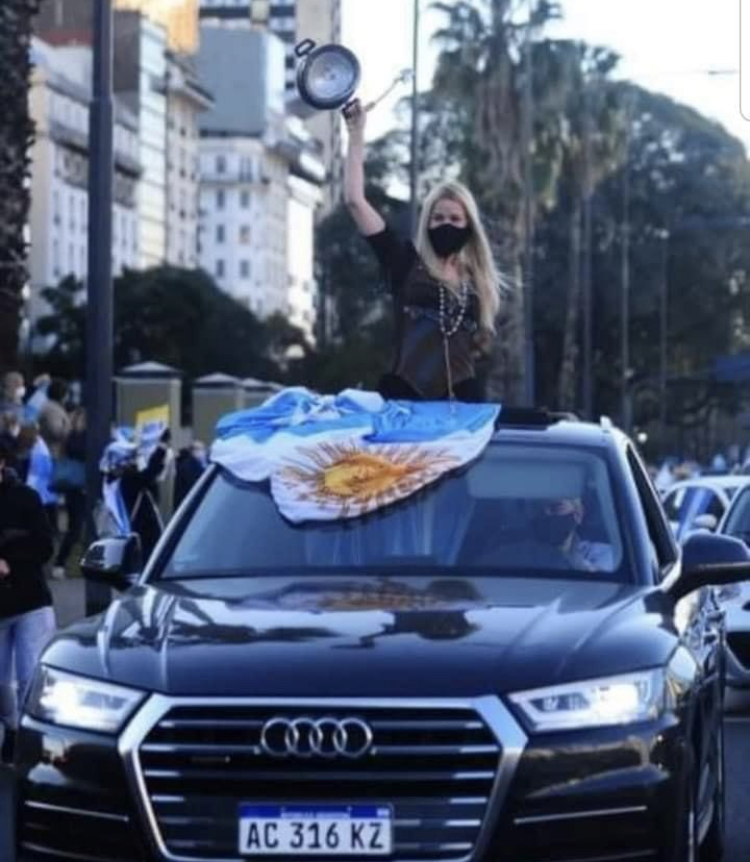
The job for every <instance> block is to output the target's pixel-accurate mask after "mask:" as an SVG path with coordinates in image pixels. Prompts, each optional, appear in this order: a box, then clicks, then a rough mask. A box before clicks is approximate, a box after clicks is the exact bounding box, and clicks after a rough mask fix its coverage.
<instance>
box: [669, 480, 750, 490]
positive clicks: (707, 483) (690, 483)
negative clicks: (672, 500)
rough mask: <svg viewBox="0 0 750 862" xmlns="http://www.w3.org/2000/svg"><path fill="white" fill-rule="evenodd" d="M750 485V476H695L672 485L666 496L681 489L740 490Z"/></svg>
mask: <svg viewBox="0 0 750 862" xmlns="http://www.w3.org/2000/svg"><path fill="white" fill-rule="evenodd" d="M748 483H750V476H695V477H694V478H693V479H680V481H679V482H675V483H674V485H670V486H669V488H667V490H666V492H665V493H666V494H671V493H672V491H679V490H680V489H681V488H719V489H721V490H724V489H725V488H740V487H742V486H743V485H747V484H748Z"/></svg>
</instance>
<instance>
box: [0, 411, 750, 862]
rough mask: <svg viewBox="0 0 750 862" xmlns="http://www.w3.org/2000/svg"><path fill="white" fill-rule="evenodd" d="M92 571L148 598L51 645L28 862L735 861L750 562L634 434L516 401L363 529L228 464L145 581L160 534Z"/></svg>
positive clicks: (28, 819) (37, 688)
mask: <svg viewBox="0 0 750 862" xmlns="http://www.w3.org/2000/svg"><path fill="white" fill-rule="evenodd" d="M571 513H572V514H573V515H574V517H573V518H572V519H571V518H570V517H569V516H570V515H571ZM566 531H567V532H566ZM83 569H84V573H85V575H86V576H87V577H88V578H91V579H94V580H96V581H100V582H104V583H107V584H110V585H112V586H114V587H116V588H117V589H120V590H123V592H122V595H121V596H120V597H119V598H117V599H116V600H115V601H114V602H113V603H112V605H111V606H110V607H109V608H107V610H106V611H105V612H104V613H102V614H101V615H99V616H96V617H92V618H89V619H86V620H83V621H81V622H78V623H76V624H74V625H72V626H70V627H69V628H67V629H65V630H64V631H62V632H60V633H59V634H58V635H57V636H56V637H55V639H54V640H53V641H52V643H51V644H50V645H49V646H48V648H47V649H46V650H45V652H44V654H43V656H42V660H41V664H40V666H39V668H38V672H37V674H36V678H35V680H34V683H33V686H32V691H31V694H30V696H29V699H28V701H27V703H26V709H25V715H24V716H23V719H22V726H21V728H20V732H19V737H18V746H17V749H18V750H17V762H16V772H17V776H18V800H19V808H18V812H19V815H18V824H19V826H18V830H19V842H20V848H21V852H22V853H23V858H24V860H63V859H65V860H70V859H75V860H77V862H104V860H115V859H116V860H119V862H136V860H137V862H156V860H159V862H161V860H173V862H193V860H194V861H195V862H198V860H201V862H208V860H233V862H234V860H238V862H239V860H248V859H268V858H270V857H274V858H279V859H282V860H291V859H295V860H297V859H300V858H302V857H311V858H313V859H324V858H325V859H330V858H332V857H333V856H340V857H342V858H343V859H345V860H348V862H352V860H358V859H361V858H365V857H375V858H378V857H379V858H387V859H389V860H417V862H418V860H442V862H484V860H497V859H508V860H514V862H542V860H544V862H571V860H581V859H590V860H593V859H597V860H612V862H614V860H623V859H628V860H630V862H637V860H644V862H645V860H649V862H654V860H658V862H695V860H698V859H701V860H709V859H711V860H716V859H718V858H719V856H720V855H721V848H722V841H723V822H724V772H723V722H722V699H723V686H724V673H723V664H722V656H723V651H722V643H723V629H722V619H723V616H722V613H721V612H720V608H719V606H718V604H717V601H716V597H715V592H714V589H713V588H712V587H711V586H710V585H717V584H718V585H721V584H726V583H729V582H733V581H735V580H736V579H738V578H746V577H748V576H750V552H748V550H747V548H746V547H745V546H744V545H743V544H742V543H741V542H740V541H738V540H736V539H733V538H730V537H727V536H716V535H712V534H708V533H697V534H695V535H693V536H691V537H689V538H688V539H687V540H686V542H685V543H684V545H683V546H680V545H679V544H678V543H677V542H676V541H675V538H674V535H673V533H672V531H671V530H670V528H669V523H668V521H667V519H666V517H665V514H664V510H663V508H662V506H661V503H660V501H659V497H658V495H657V494H656V492H655V490H654V488H653V486H652V484H651V481H650V479H649V477H648V474H647V472H646V469H645V467H644V465H643V464H642V462H641V460H640V458H639V455H638V453H637V451H636V449H635V447H634V446H633V445H632V444H631V442H630V441H629V440H628V439H627V438H626V437H625V436H624V435H623V434H622V433H620V432H619V431H617V430H616V429H614V428H613V427H612V426H611V425H609V424H601V425H596V424H586V423H578V422H574V421H558V420H557V419H556V417H554V416H549V415H547V414H546V413H537V412H532V413H530V412H528V411H524V412H520V413H516V412H514V411H512V410H504V411H503V413H502V414H501V417H500V419H499V420H498V423H497V428H496V431H495V433H494V436H493V439H492V441H491V442H490V444H489V445H488V446H487V448H486V450H485V451H484V453H483V454H482V456H481V457H479V458H478V459H477V460H476V461H475V462H474V463H473V464H471V466H469V467H468V468H467V469H463V470H461V471H458V472H455V473H453V474H449V475H447V476H444V477H443V478H442V479H441V480H439V481H437V482H435V483H434V484H432V485H430V486H428V487H427V488H426V489H423V490H421V491H419V492H417V493H416V494H414V495H412V496H411V497H408V498H407V499H405V500H402V501H401V502H399V503H395V504H392V505H389V506H386V507H385V508H382V509H379V510H377V511H374V512H370V513H369V514H366V515H363V516H360V517H356V518H353V519H351V520H347V521H332V522H326V523H321V522H306V523H303V524H301V525H293V524H291V523H290V522H288V521H286V520H285V519H284V518H283V517H282V516H281V515H280V514H279V512H278V510H277V508H276V506H275V504H274V502H273V499H272V497H271V494H270V491H269V487H268V483H246V482H242V481H239V480H238V479H237V478H235V477H234V476H233V475H232V474H230V473H228V472H227V471H226V470H224V469H221V468H219V467H217V466H216V465H214V466H212V467H210V468H209V469H208V470H207V471H206V473H205V474H204V476H203V477H202V478H201V480H200V481H199V483H198V484H197V485H196V487H195V488H194V489H193V491H192V492H191V494H190V496H189V497H188V499H187V500H186V501H185V503H184V504H183V506H182V507H181V509H180V510H179V512H178V513H177V514H176V516H175V517H174V518H173V520H172V522H171V523H170V525H169V526H168V528H167V530H166V533H165V535H164V536H163V538H162V540H161V542H160V544H159V546H158V547H157V549H156V550H155V552H154V554H153V555H152V557H151V559H150V560H149V561H148V563H147V565H146V566H145V568H143V570H141V569H142V567H141V562H140V559H139V546H138V542H137V540H136V539H135V538H134V537H128V538H122V539H105V540H101V541H99V542H97V543H95V544H94V545H93V546H92V547H91V548H90V549H89V551H88V552H87V554H86V556H85V559H84V562H83ZM2 834H9V830H6V831H5V832H4V831H3V825H2V824H0V835H2Z"/></svg>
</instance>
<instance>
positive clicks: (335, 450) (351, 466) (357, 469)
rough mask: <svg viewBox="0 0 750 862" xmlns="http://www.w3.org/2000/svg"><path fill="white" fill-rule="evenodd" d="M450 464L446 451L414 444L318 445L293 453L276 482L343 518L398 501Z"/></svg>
mask: <svg viewBox="0 0 750 862" xmlns="http://www.w3.org/2000/svg"><path fill="white" fill-rule="evenodd" d="M456 466H458V462H457V460H456V458H455V457H453V456H452V455H451V454H450V452H448V451H447V450H443V449H440V450H437V451H436V450H435V449H427V448H424V447H421V446H419V445H417V444H410V445H405V444H398V445H395V444H393V445H382V446H368V447H366V448H365V447H360V446H358V445H356V444H351V443H347V444H336V443H323V444H321V445H320V446H316V447H315V448H309V449H302V450H300V451H299V452H297V453H296V455H295V458H294V461H293V462H291V463H289V464H288V466H286V467H284V468H283V469H282V470H281V472H280V474H279V478H280V480H281V481H282V482H283V483H284V485H286V486H287V487H288V488H290V489H293V490H294V491H295V493H296V494H297V495H298V499H299V500H301V501H302V500H305V501H307V500H309V501H311V502H314V503H316V504H317V505H319V506H321V507H325V508H329V507H331V506H333V507H335V508H336V509H338V510H339V515H340V517H344V518H346V517H354V516H356V515H359V514H363V513H365V512H369V511H371V510H372V509H377V508H380V507H381V506H387V505H388V504H389V503H393V502H395V501H396V500H401V499H403V498H404V497H407V496H408V495H409V494H413V493H414V492H415V491H417V490H419V489H420V488H422V487H424V486H425V485H427V484H429V483H430V482H432V481H434V480H435V479H437V478H438V477H439V476H441V475H442V474H443V473H445V472H446V471H447V470H450V469H452V468H453V467H456Z"/></svg>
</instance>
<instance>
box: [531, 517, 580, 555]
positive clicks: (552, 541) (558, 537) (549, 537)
mask: <svg viewBox="0 0 750 862" xmlns="http://www.w3.org/2000/svg"><path fill="white" fill-rule="evenodd" d="M575 527H576V516H575V513H574V512H568V513H567V514H566V515H540V516H539V517H537V518H535V519H534V534H535V535H536V537H537V539H539V541H540V542H544V543H545V544H547V545H553V546H554V547H558V548H559V547H560V546H561V545H562V544H564V543H565V540H566V539H567V538H568V536H569V535H570V534H571V533H572V532H573V530H575Z"/></svg>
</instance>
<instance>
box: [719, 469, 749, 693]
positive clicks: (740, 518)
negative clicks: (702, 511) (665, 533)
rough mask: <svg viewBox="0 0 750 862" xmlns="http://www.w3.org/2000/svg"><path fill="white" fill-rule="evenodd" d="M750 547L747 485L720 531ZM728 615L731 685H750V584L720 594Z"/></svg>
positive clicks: (728, 656) (727, 657) (730, 508)
mask: <svg viewBox="0 0 750 862" xmlns="http://www.w3.org/2000/svg"><path fill="white" fill-rule="evenodd" d="M717 532H718V533H719V534H721V535H725V536H734V537H735V538H737V539H741V540H742V541H743V542H744V543H745V544H746V545H750V486H748V485H745V486H744V487H743V488H741V489H740V490H739V491H738V492H737V493H736V494H735V496H734V498H733V499H732V502H731V503H730V505H729V508H728V509H727V511H726V513H725V515H724V517H723V518H722V521H721V524H719V528H718V531H717ZM719 600H720V602H721V605H722V607H723V608H724V610H725V612H726V630H727V647H726V666H727V683H728V684H729V685H730V686H733V687H741V688H747V687H749V686H750V581H744V582H743V583H740V584H732V585H731V586H728V587H725V588H724V589H722V590H721V591H720V592H719Z"/></svg>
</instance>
